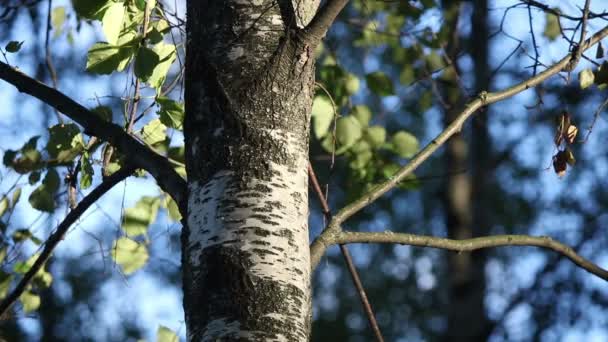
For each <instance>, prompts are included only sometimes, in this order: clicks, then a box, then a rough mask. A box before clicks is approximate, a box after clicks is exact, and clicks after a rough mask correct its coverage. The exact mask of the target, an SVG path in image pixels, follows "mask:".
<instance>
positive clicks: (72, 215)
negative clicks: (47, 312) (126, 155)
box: [0, 166, 135, 317]
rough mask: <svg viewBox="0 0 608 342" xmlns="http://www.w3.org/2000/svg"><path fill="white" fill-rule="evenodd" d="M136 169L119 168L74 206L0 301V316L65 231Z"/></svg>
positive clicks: (14, 300) (31, 277)
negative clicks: (23, 273)
mask: <svg viewBox="0 0 608 342" xmlns="http://www.w3.org/2000/svg"><path fill="white" fill-rule="evenodd" d="M133 171H135V168H134V167H131V166H126V167H123V168H122V169H120V170H118V171H117V172H116V173H114V174H112V175H111V176H110V177H108V178H106V179H105V180H104V181H103V182H102V183H101V184H100V185H99V186H98V187H96V188H95V189H94V190H93V191H91V193H90V194H88V195H87V196H86V197H85V198H83V199H82V201H81V202H80V203H78V206H76V208H74V210H72V211H70V212H69V213H68V215H67V216H66V217H65V219H64V220H63V221H62V222H61V223H60V224H59V226H58V227H57V230H56V231H55V232H54V233H53V234H51V236H49V238H48V239H47V240H46V243H45V244H44V249H43V250H42V252H41V253H40V255H39V256H38V258H37V259H36V261H35V262H34V264H33V265H32V267H31V268H30V269H29V270H28V271H27V273H25V275H24V276H23V278H21V281H19V284H17V286H16V287H15V288H14V289H13V291H12V292H11V293H10V294H9V295H8V296H6V298H4V299H3V300H2V302H0V317H2V316H4V314H5V313H6V311H7V310H8V309H9V308H10V307H11V306H12V305H13V304H14V303H15V302H16V301H17V299H19V297H20V296H21V295H22V294H23V291H25V289H26V287H27V286H28V284H29V283H30V281H31V280H32V279H33V278H34V276H35V275H36V274H37V273H38V271H40V269H41V268H42V267H43V266H44V263H45V262H46V261H47V260H48V259H49V257H50V256H51V254H52V253H53V250H54V249H55V247H57V245H58V244H59V242H60V241H61V240H62V239H63V237H64V235H65V233H66V232H67V231H68V229H69V228H70V226H71V225H72V224H73V223H74V222H76V220H78V218H80V216H81V215H82V214H84V212H85V211H86V210H87V209H88V208H89V207H90V206H91V205H92V204H93V203H95V202H96V201H97V200H98V199H99V198H100V197H101V196H103V195H104V194H105V193H106V192H108V191H109V190H110V189H111V188H112V187H113V186H114V185H116V184H118V183H120V182H121V181H123V180H124V179H125V178H127V177H128V176H129V175H131V174H132V173H133Z"/></svg>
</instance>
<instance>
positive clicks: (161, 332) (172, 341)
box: [156, 325, 179, 342]
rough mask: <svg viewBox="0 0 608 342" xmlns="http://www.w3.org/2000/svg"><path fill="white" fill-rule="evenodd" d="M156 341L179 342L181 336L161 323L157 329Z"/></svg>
mask: <svg viewBox="0 0 608 342" xmlns="http://www.w3.org/2000/svg"><path fill="white" fill-rule="evenodd" d="M156 342H179V337H178V336H177V334H176V333H174V332H173V330H171V329H169V328H167V327H165V326H162V325H161V326H159V327H158V330H157V331H156Z"/></svg>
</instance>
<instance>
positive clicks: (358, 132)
mask: <svg viewBox="0 0 608 342" xmlns="http://www.w3.org/2000/svg"><path fill="white" fill-rule="evenodd" d="M362 135H363V127H362V126H361V124H360V123H359V120H357V119H356V118H355V117H354V116H350V115H349V116H346V117H341V118H339V119H338V121H336V139H337V140H338V142H339V143H340V148H339V149H338V151H336V153H337V154H340V153H342V152H344V151H346V150H347V149H348V148H349V147H351V146H353V145H354V144H355V143H356V142H357V140H359V139H360V138H361V136H362Z"/></svg>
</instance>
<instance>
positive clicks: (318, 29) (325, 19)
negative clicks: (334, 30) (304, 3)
mask: <svg viewBox="0 0 608 342" xmlns="http://www.w3.org/2000/svg"><path fill="white" fill-rule="evenodd" d="M347 3H348V0H327V1H326V2H325V5H323V7H321V8H320V9H319V11H318V12H317V14H316V15H315V16H314V18H312V20H311V21H310V24H308V26H307V27H306V28H304V39H305V40H306V41H308V42H310V43H311V45H313V46H316V44H318V43H319V42H320V41H321V39H323V37H325V34H326V33H327V31H328V30H329V27H330V26H331V25H332V24H333V22H334V20H336V17H337V16H338V14H340V11H342V9H343V8H344V6H346V4H347Z"/></svg>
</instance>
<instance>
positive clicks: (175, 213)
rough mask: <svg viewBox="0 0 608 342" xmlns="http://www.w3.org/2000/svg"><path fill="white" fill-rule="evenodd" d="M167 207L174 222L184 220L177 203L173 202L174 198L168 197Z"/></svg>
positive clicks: (166, 200)
mask: <svg viewBox="0 0 608 342" xmlns="http://www.w3.org/2000/svg"><path fill="white" fill-rule="evenodd" d="M165 206H166V207H167V211H168V212H169V217H170V218H171V219H172V220H173V221H178V222H179V221H180V220H181V219H182V214H181V213H180V212H179V207H178V206H177V203H175V201H174V200H173V198H171V197H169V196H167V197H166V199H165Z"/></svg>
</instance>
